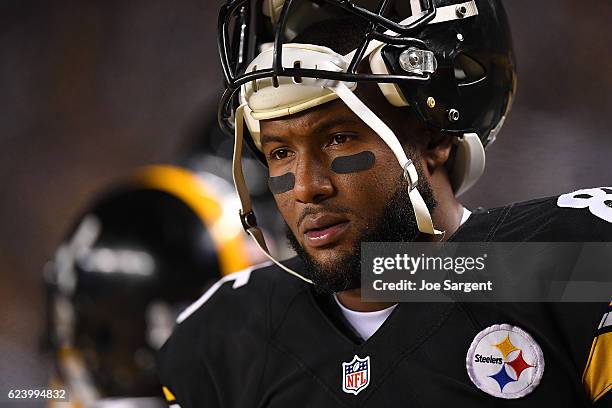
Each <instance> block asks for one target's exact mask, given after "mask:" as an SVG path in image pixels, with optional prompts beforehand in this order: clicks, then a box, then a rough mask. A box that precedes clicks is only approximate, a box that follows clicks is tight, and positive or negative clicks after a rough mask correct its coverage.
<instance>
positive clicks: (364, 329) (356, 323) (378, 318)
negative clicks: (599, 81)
mask: <svg viewBox="0 0 612 408" xmlns="http://www.w3.org/2000/svg"><path fill="white" fill-rule="evenodd" d="M470 215H472V212H471V211H470V210H468V209H467V208H465V207H463V214H462V215H461V224H460V226H461V225H463V224H464V223H465V222H466V221H467V220H468V218H470ZM334 300H335V301H336V303H337V304H338V306H339V307H340V311H341V312H342V315H343V316H344V318H345V319H346V320H347V321H348V322H349V323H350V325H351V326H352V327H353V329H355V331H356V332H357V333H358V334H359V335H360V336H361V338H363V339H364V340H368V339H369V338H370V337H372V335H373V334H374V333H376V331H378V329H379V328H380V326H382V325H383V323H384V322H385V320H387V318H388V317H389V316H390V315H391V312H393V310H394V309H395V307H396V306H397V304H395V305H393V306H390V307H388V308H386V309H383V310H377V311H375V312H356V311H354V310H351V309H348V308H347V307H346V306H344V305H343V304H342V303H340V301H339V300H338V296H337V295H336V294H335V293H334Z"/></svg>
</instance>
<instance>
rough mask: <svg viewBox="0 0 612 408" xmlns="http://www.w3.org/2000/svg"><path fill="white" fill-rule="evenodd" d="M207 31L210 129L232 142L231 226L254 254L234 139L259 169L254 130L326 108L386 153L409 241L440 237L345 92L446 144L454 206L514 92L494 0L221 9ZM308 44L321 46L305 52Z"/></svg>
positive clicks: (369, 114)
mask: <svg viewBox="0 0 612 408" xmlns="http://www.w3.org/2000/svg"><path fill="white" fill-rule="evenodd" d="M347 22H348V23H347ZM218 24H219V25H218V45H219V53H220V57H221V64H222V67H223V74H224V76H225V82H226V90H225V93H224V94H223V97H222V98H221V101H220V104H219V113H218V117H219V122H220V124H221V126H222V127H223V128H224V129H225V130H226V131H227V132H230V133H233V134H234V137H235V139H236V141H235V144H236V147H235V154H234V162H235V163H234V182H235V184H236V188H237V190H238V193H239V195H240V199H241V201H242V212H241V219H242V222H243V225H244V227H245V229H246V230H247V232H248V233H249V234H250V235H251V236H252V237H253V238H255V239H256V241H258V244H259V245H260V246H261V247H262V248H263V249H264V250H265V243H263V242H262V239H261V233H260V232H259V231H258V227H257V222H256V219H255V215H254V213H253V211H252V208H251V205H250V199H249V197H248V190H247V188H246V184H245V183H244V179H243V174H242V169H241V168H240V158H241V151H242V144H243V139H244V141H245V142H246V144H247V145H248V146H249V147H250V148H251V150H252V151H253V152H254V153H255V155H256V156H257V157H259V159H260V160H261V161H262V162H264V163H265V158H264V157H263V155H262V153H261V151H260V143H259V121H260V120H265V119H273V118H278V117H282V116H286V115H291V114H293V113H297V112H300V111H302V110H305V109H310V108H312V107H315V106H318V105H321V104H323V103H326V102H328V101H331V100H334V99H337V98H340V99H341V100H342V101H343V102H344V103H345V104H346V105H347V106H348V107H349V108H350V109H351V110H352V111H353V112H354V113H355V114H356V115H357V116H358V117H359V118H361V119H362V120H363V121H364V122H365V123H366V124H367V125H368V126H370V127H371V128H372V129H373V130H374V131H375V132H376V133H377V134H378V135H379V136H380V137H381V138H382V139H383V140H384V142H385V143H386V144H387V145H388V146H389V148H390V149H391V150H392V151H393V153H394V154H395V156H396V158H397V160H398V162H399V165H400V166H401V167H402V168H403V170H404V176H405V178H406V180H407V181H408V185H409V189H410V201H411V205H412V206H413V209H414V212H415V215H416V221H417V225H418V228H419V230H420V231H421V232H423V233H426V234H440V233H441V232H440V231H437V230H436V229H435V227H434V225H433V222H432V220H431V215H430V213H429V209H428V208H427V206H426V205H425V203H424V201H423V199H422V197H421V195H420V193H419V191H418V190H419V189H418V174H417V172H416V169H415V167H414V164H413V163H412V162H411V161H410V160H409V159H408V157H407V156H406V154H405V152H404V151H403V148H402V146H401V144H400V142H399V140H398V139H397V136H396V135H395V134H394V133H393V131H392V130H391V129H390V128H389V126H387V124H386V123H385V122H384V121H383V120H381V119H380V118H379V117H378V116H377V115H376V114H375V113H374V112H373V111H372V110H370V109H369V108H368V107H367V106H366V105H365V104H364V103H363V102H362V101H361V100H360V99H359V98H358V97H357V96H356V95H355V93H354V90H355V89H356V88H357V87H358V86H359V83H363V82H375V83H377V84H378V86H379V88H380V90H381V92H382V94H383V95H384V96H385V98H386V100H387V101H388V102H389V103H390V104H391V105H394V106H398V107H402V106H405V107H407V109H411V110H412V111H413V112H414V113H415V115H416V117H417V118H418V119H419V120H421V121H422V122H424V123H426V124H427V125H429V126H430V127H432V128H435V129H438V130H441V131H444V132H446V133H450V134H453V135H455V136H456V137H455V144H456V146H455V148H454V149H453V153H452V156H451V158H450V159H449V161H448V163H447V167H448V170H449V174H450V177H451V183H452V187H453V190H454V192H455V195H460V194H462V193H463V192H465V191H467V190H468V189H469V188H470V187H471V186H473V185H474V183H475V182H476V181H477V180H478V178H479V177H480V176H481V174H482V172H483V171H484V165H485V153H484V148H485V147H486V146H487V145H490V144H491V143H492V142H493V140H495V137H496V136H497V134H498V132H499V130H500V128H501V126H502V124H503V123H504V120H505V117H506V115H507V113H508V111H509V109H510V106H511V102H512V99H513V95H514V92H515V87H516V70H515V64H514V55H513V50H512V41H511V35H510V30H509V27H508V22H507V17H506V13H505V11H504V8H503V6H502V3H501V1H500V0H470V1H462V0H228V1H227V3H226V4H225V5H223V6H222V7H221V11H220V13H219V22H218ZM317 31H321V32H323V33H324V35H322V36H317V35H316V32H317ZM313 32H314V33H315V35H313ZM317 37H327V38H324V41H323V42H321V41H318V39H317V41H313V38H317ZM319 39H320V38H319ZM347 44H348V48H347ZM244 123H246V125H247V128H248V132H245V131H243V125H244ZM266 253H267V251H266ZM267 255H268V256H269V257H270V258H271V259H272V260H274V259H273V258H272V257H271V256H270V255H269V253H267ZM275 262H276V261H275ZM277 264H278V263H277ZM279 266H281V267H282V265H280V264H279ZM288 272H289V271H288ZM305 280H307V279H305Z"/></svg>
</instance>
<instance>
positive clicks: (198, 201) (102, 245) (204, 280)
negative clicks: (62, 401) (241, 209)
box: [45, 166, 250, 406]
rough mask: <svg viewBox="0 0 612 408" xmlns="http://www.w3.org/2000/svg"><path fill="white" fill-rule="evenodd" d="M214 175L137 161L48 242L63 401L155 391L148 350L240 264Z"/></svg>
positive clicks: (52, 327) (241, 252)
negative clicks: (137, 166) (52, 246)
mask: <svg viewBox="0 0 612 408" xmlns="http://www.w3.org/2000/svg"><path fill="white" fill-rule="evenodd" d="M215 182H218V180H214V179H213V180H212V181H211V180H203V179H202V178H201V177H196V176H195V175H194V174H192V173H190V172H188V171H186V170H183V169H179V168H176V167H170V166H154V167H150V168H146V169H144V170H143V171H140V172H138V173H137V175H136V176H135V177H132V178H130V179H129V180H128V181H127V182H124V183H122V184H121V185H120V186H119V187H117V188H115V189H113V190H112V191H110V192H108V193H107V194H105V195H103V196H102V197H101V198H100V199H99V200H97V201H96V202H95V203H94V205H93V206H92V207H91V208H90V209H89V210H88V211H87V212H86V214H85V215H84V216H83V217H80V218H79V221H78V222H77V224H76V226H75V228H74V230H73V231H72V232H71V233H70V234H69V235H68V238H67V239H66V240H65V241H64V242H63V244H62V245H61V246H60V248H59V249H58V251H57V254H56V257H55V259H54V260H53V261H51V262H50V263H49V265H48V267H47V269H46V271H45V278H46V281H47V288H48V294H49V296H48V301H49V321H48V334H49V340H50V342H51V346H52V347H53V349H54V350H55V352H56V356H55V357H56V362H57V372H58V377H59V381H60V382H61V383H62V384H63V386H64V387H66V389H67V390H68V392H69V393H70V394H72V395H70V398H71V400H72V401H74V402H79V403H81V404H82V405H81V406H92V404H93V403H94V401H97V402H96V404H98V405H99V404H100V401H99V400H100V399H102V400H104V399H108V398H118V397H124V398H125V397H131V398H134V397H153V396H157V395H159V393H160V389H161V387H160V385H159V383H158V380H157V375H156V371H155V366H154V356H155V353H156V350H157V349H158V348H159V347H161V345H162V344H163V343H164V342H165V340H166V338H167V337H168V336H169V335H170V333H171V331H172V329H173V327H174V322H175V320H176V318H177V315H178V313H179V312H180V311H181V310H182V309H184V308H185V307H186V306H188V305H189V304H190V303H192V302H193V301H194V300H195V299H197V297H198V296H200V295H201V293H202V291H203V290H204V289H205V287H206V286H207V285H208V284H210V283H212V282H214V281H215V280H217V279H218V278H219V277H220V276H222V275H224V274H227V273H229V272H234V271H236V270H239V269H243V268H244V267H246V266H247V265H249V264H250V262H249V261H248V259H247V254H246V253H245V247H244V246H243V238H242V229H241V228H240V224H239V223H238V221H237V220H236V219H235V216H234V214H235V213H234V212H233V211H231V216H229V217H228V213H227V210H228V209H229V208H228V207H231V206H232V205H231V203H228V202H227V201H225V199H224V198H223V197H222V196H219V195H218V194H216V188H215V186H214V183H215ZM229 199H230V200H231V198H229ZM233 201H234V203H233V206H234V208H236V207H237V206H236V203H235V198H234V199H233ZM144 401H145V400H142V399H141V400H140V403H139V405H138V406H143V405H144V404H143V403H144ZM153 401H155V400H153V399H151V400H149V402H150V403H152V402H153ZM130 406H132V405H130Z"/></svg>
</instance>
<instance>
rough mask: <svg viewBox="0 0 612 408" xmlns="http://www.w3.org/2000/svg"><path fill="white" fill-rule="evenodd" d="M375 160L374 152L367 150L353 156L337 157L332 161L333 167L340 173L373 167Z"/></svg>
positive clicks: (355, 171)
mask: <svg viewBox="0 0 612 408" xmlns="http://www.w3.org/2000/svg"><path fill="white" fill-rule="evenodd" d="M375 161H376V158H375V157H374V153H372V152H370V151H365V152H361V153H357V154H353V155H351V156H341V157H336V158H335V159H334V160H333V161H332V163H331V169H332V170H333V171H334V172H335V173H338V174H347V173H357V172H359V171H364V170H368V169H371V168H372V166H374V162H375Z"/></svg>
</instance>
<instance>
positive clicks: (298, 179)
mask: <svg viewBox="0 0 612 408" xmlns="http://www.w3.org/2000/svg"><path fill="white" fill-rule="evenodd" d="M330 176H331V174H330V169H329V166H326V163H325V162H324V160H322V158H320V157H317V156H316V155H314V154H308V153H307V154H304V155H301V157H300V158H299V159H298V162H297V164H296V169H295V199H296V200H297V201H298V202H301V203H315V204H316V203H319V202H321V201H324V200H325V199H327V198H329V197H331V196H332V195H333V193H334V186H333V183H332V180H331V178H330Z"/></svg>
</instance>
